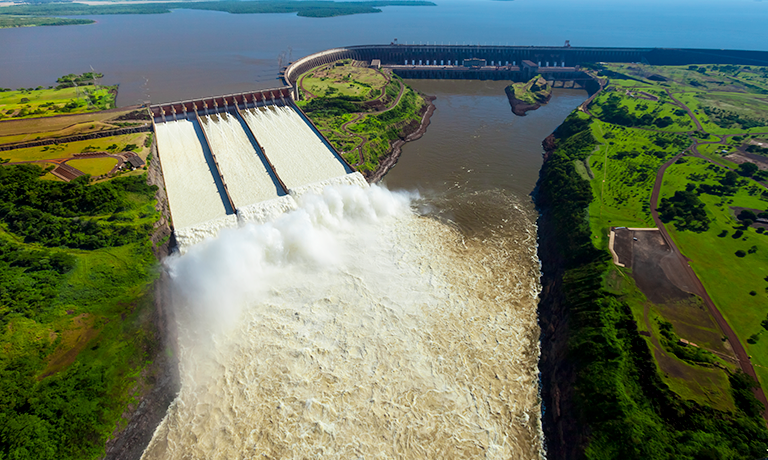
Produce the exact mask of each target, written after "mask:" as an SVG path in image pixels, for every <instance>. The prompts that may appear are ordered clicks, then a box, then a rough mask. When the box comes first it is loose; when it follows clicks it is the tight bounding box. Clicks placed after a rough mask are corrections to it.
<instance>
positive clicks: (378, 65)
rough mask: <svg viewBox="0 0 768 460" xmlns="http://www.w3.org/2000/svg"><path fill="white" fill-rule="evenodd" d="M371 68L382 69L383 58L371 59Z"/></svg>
mask: <svg viewBox="0 0 768 460" xmlns="http://www.w3.org/2000/svg"><path fill="white" fill-rule="evenodd" d="M371 69H376V70H379V69H381V59H374V60H373V61H371Z"/></svg>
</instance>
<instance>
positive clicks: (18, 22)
mask: <svg viewBox="0 0 768 460" xmlns="http://www.w3.org/2000/svg"><path fill="white" fill-rule="evenodd" d="M94 22H96V21H94V20H93V19H75V18H46V17H38V16H0V29H10V28H13V27H36V26H72V25H80V24H93V23H94Z"/></svg>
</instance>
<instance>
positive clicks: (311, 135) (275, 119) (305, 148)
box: [243, 106, 347, 189]
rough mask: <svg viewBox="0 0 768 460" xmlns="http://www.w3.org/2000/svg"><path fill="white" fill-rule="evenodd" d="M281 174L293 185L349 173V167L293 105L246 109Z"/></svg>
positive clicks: (284, 179)
mask: <svg viewBox="0 0 768 460" xmlns="http://www.w3.org/2000/svg"><path fill="white" fill-rule="evenodd" d="M243 118H244V119H245V122H246V123H247V124H248V126H250V128H251V131H253V134H254V136H256V139H258V141H259V143H260V144H261V146H262V147H263V148H264V151H265V153H266V155H267V157H268V158H269V160H270V161H271V162H272V164H273V165H274V167H275V170H276V171H277V174H278V175H279V176H280V178H281V179H282V180H283V182H284V183H285V186H286V187H288V188H289V189H294V188H297V187H303V186H306V185H309V184H312V183H315V182H319V181H322V180H326V179H330V178H332V177H338V176H341V175H344V174H347V168H346V166H345V165H344V163H342V162H341V161H340V160H339V159H338V158H337V157H336V155H335V154H334V153H333V152H332V151H331V150H330V149H329V148H328V146H326V145H325V144H324V143H323V141H322V140H321V139H320V138H319V137H318V136H317V134H315V132H314V131H313V130H312V128H311V127H310V126H309V125H307V123H306V122H305V121H304V119H303V118H302V117H301V115H299V114H298V113H297V112H296V111H295V110H294V109H293V108H291V107H282V106H267V107H260V108H256V109H249V110H246V111H244V112H243Z"/></svg>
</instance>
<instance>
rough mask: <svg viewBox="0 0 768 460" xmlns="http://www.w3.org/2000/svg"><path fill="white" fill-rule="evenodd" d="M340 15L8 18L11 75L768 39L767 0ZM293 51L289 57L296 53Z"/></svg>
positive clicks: (165, 78) (234, 88) (129, 89)
mask: <svg viewBox="0 0 768 460" xmlns="http://www.w3.org/2000/svg"><path fill="white" fill-rule="evenodd" d="M436 3H437V4H438V6H436V7H385V8H384V9H383V12H382V13H378V14H368V15H355V16H343V17H337V18H324V19H314V18H300V17H297V16H296V15H294V14H254V15H234V14H228V13H221V12H206V11H187V10H177V11H174V12H172V13H170V14H161V15H116V16H94V17H93V19H95V20H96V21H97V23H96V24H90V25H83V26H63V27H32V28H20V29H0V63H2V64H0V86H2V87H10V88H18V87H29V86H38V85H43V86H48V85H51V84H53V83H54V81H55V80H56V78H57V77H59V76H61V75H64V74H67V73H80V72H83V71H87V70H88V69H89V68H90V67H91V66H92V67H93V68H94V69H96V70H97V71H99V72H102V73H104V74H105V79H104V83H110V84H114V83H119V84H120V95H119V97H118V102H119V103H120V104H121V105H128V104H133V103H136V102H140V101H143V100H151V101H152V102H153V103H157V102H168V101H172V100H180V99H186V98H194V97H201V96H206V95H216V94H226V93H230V92H238V91H247V90H251V89H258V88H264V87H269V86H275V85H278V84H279V83H280V82H279V81H278V80H277V72H278V59H279V57H280V55H281V54H282V53H284V55H285V56H286V58H287V57H288V56H291V57H293V58H294V59H296V58H299V57H302V56H305V55H307V54H311V53H313V52H316V51H320V50H323V49H327V48H331V47H335V46H345V45H355V44H371V43H389V42H390V41H392V40H393V39H394V38H397V39H398V40H399V41H400V42H401V43H405V42H408V43H414V42H416V43H426V42H430V43H467V44H469V43H475V44H476V43H480V44H492V43H496V44H510V45H562V44H563V43H564V41H565V40H570V41H571V43H572V44H573V45H574V46H659V47H698V48H736V49H760V50H766V49H768V40H766V39H767V38H768V33H767V32H766V28H765V27H764V21H765V18H768V2H765V1H763V2H760V1H754V0H695V1H694V0H676V1H673V2H670V1H661V0H647V1H646V0H626V1H621V2H617V1H615V0H583V1H579V2H573V1H567V0H515V1H490V0H464V1H457V0H437V1H436ZM286 61H287V59H286Z"/></svg>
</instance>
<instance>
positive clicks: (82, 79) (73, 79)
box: [56, 72, 104, 89]
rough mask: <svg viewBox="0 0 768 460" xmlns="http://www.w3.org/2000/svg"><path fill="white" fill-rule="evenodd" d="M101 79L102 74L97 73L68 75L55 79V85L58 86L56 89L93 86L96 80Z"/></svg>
mask: <svg viewBox="0 0 768 460" xmlns="http://www.w3.org/2000/svg"><path fill="white" fill-rule="evenodd" d="M102 77H104V74H103V73H98V72H85V73H81V74H76V73H70V74H67V75H64V76H62V77H59V78H57V79H56V83H58V84H59V85H58V86H57V87H56V89H62V88H71V87H73V86H87V85H93V84H94V82H95V81H96V79H97V78H102Z"/></svg>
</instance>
